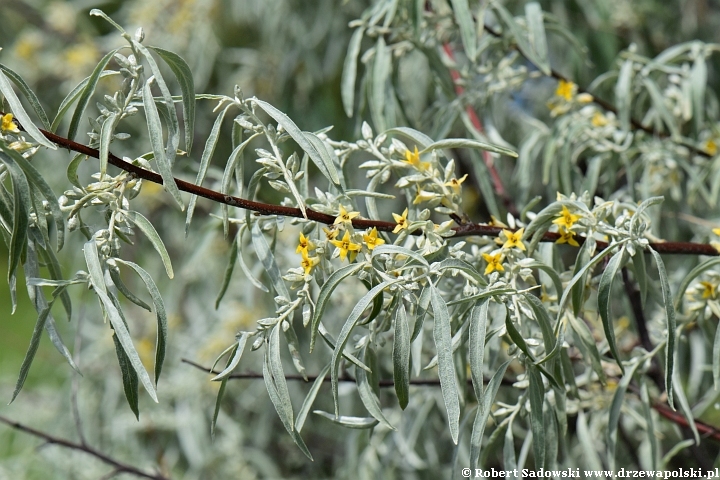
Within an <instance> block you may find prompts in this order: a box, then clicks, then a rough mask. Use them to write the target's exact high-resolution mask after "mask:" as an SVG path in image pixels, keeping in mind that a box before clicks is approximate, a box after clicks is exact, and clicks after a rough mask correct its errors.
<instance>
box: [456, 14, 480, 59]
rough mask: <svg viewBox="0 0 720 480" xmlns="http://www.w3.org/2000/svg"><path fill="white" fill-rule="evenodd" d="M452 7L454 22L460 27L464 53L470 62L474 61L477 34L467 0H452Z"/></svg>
mask: <svg viewBox="0 0 720 480" xmlns="http://www.w3.org/2000/svg"><path fill="white" fill-rule="evenodd" d="M452 8H453V14H454V16H455V23H457V25H458V28H459V29H460V38H461V39H462V44H463V47H464V48H465V55H467V57H468V59H469V60H470V61H471V62H474V61H475V56H476V55H477V34H476V33H475V22H474V21H473V17H472V13H471V12H470V6H469V5H468V0H452Z"/></svg>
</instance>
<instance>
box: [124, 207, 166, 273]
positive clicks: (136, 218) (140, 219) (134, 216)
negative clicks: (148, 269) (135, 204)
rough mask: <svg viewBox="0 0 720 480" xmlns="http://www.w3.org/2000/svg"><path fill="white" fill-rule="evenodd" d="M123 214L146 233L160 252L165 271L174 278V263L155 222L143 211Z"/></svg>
mask: <svg viewBox="0 0 720 480" xmlns="http://www.w3.org/2000/svg"><path fill="white" fill-rule="evenodd" d="M123 215H124V216H125V218H127V219H128V220H130V221H131V222H132V223H134V224H135V225H136V226H137V227H138V228H139V229H140V231H141V232H143V233H144V234H145V236H146V237H147V238H148V240H150V243H151V244H152V246H153V248H154V249H155V251H156V252H158V253H159V254H160V258H161V259H162V262H163V265H164V266H165V272H166V273H167V276H168V278H173V277H174V276H175V274H174V273H173V268H172V263H171V262H170V255H168V252H167V250H166V249H165V244H164V243H163V241H162V239H161V238H160V235H158V233H157V230H155V227H153V224H152V223H150V221H149V220H148V219H147V218H145V217H144V216H143V215H142V214H141V213H139V212H135V211H133V210H130V211H127V212H123Z"/></svg>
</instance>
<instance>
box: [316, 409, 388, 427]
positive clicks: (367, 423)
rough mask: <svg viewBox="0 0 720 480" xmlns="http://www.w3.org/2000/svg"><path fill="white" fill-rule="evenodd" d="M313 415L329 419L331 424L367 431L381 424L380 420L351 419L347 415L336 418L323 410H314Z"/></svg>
mask: <svg viewBox="0 0 720 480" xmlns="http://www.w3.org/2000/svg"><path fill="white" fill-rule="evenodd" d="M313 413H314V414H316V415H320V416H321V417H323V418H327V419H328V420H330V421H331V422H333V423H336V424H338V425H341V426H343V427H345V428H359V429H366V428H372V427H374V426H375V425H377V424H378V423H379V422H378V420H377V419H376V418H373V417H350V416H347V415H340V416H335V415H333V414H332V413H328V412H323V411H322V410H313Z"/></svg>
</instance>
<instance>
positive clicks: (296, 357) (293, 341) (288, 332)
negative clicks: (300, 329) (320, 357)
mask: <svg viewBox="0 0 720 480" xmlns="http://www.w3.org/2000/svg"><path fill="white" fill-rule="evenodd" d="M286 325H287V328H286V327H285V325H283V334H284V335H285V341H286V342H287V345H288V351H289V352H290V357H291V358H292V361H293V366H294V367H295V370H297V372H298V373H299V374H300V375H302V377H303V380H305V381H306V382H307V379H308V378H307V374H306V373H305V366H304V365H303V361H302V356H301V355H300V347H299V345H300V342H299V341H298V337H297V333H295V327H293V324H292V322H290V321H288V322H287V324H286Z"/></svg>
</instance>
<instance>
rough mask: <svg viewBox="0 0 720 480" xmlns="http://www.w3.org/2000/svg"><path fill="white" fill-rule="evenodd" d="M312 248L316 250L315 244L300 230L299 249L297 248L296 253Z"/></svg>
mask: <svg viewBox="0 0 720 480" xmlns="http://www.w3.org/2000/svg"><path fill="white" fill-rule="evenodd" d="M310 250H315V244H314V243H313V242H312V241H311V240H310V239H309V238H307V237H306V236H305V235H303V234H302V232H300V241H299V242H298V246H297V249H295V253H300V252H306V253H307V252H309V251H310Z"/></svg>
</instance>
